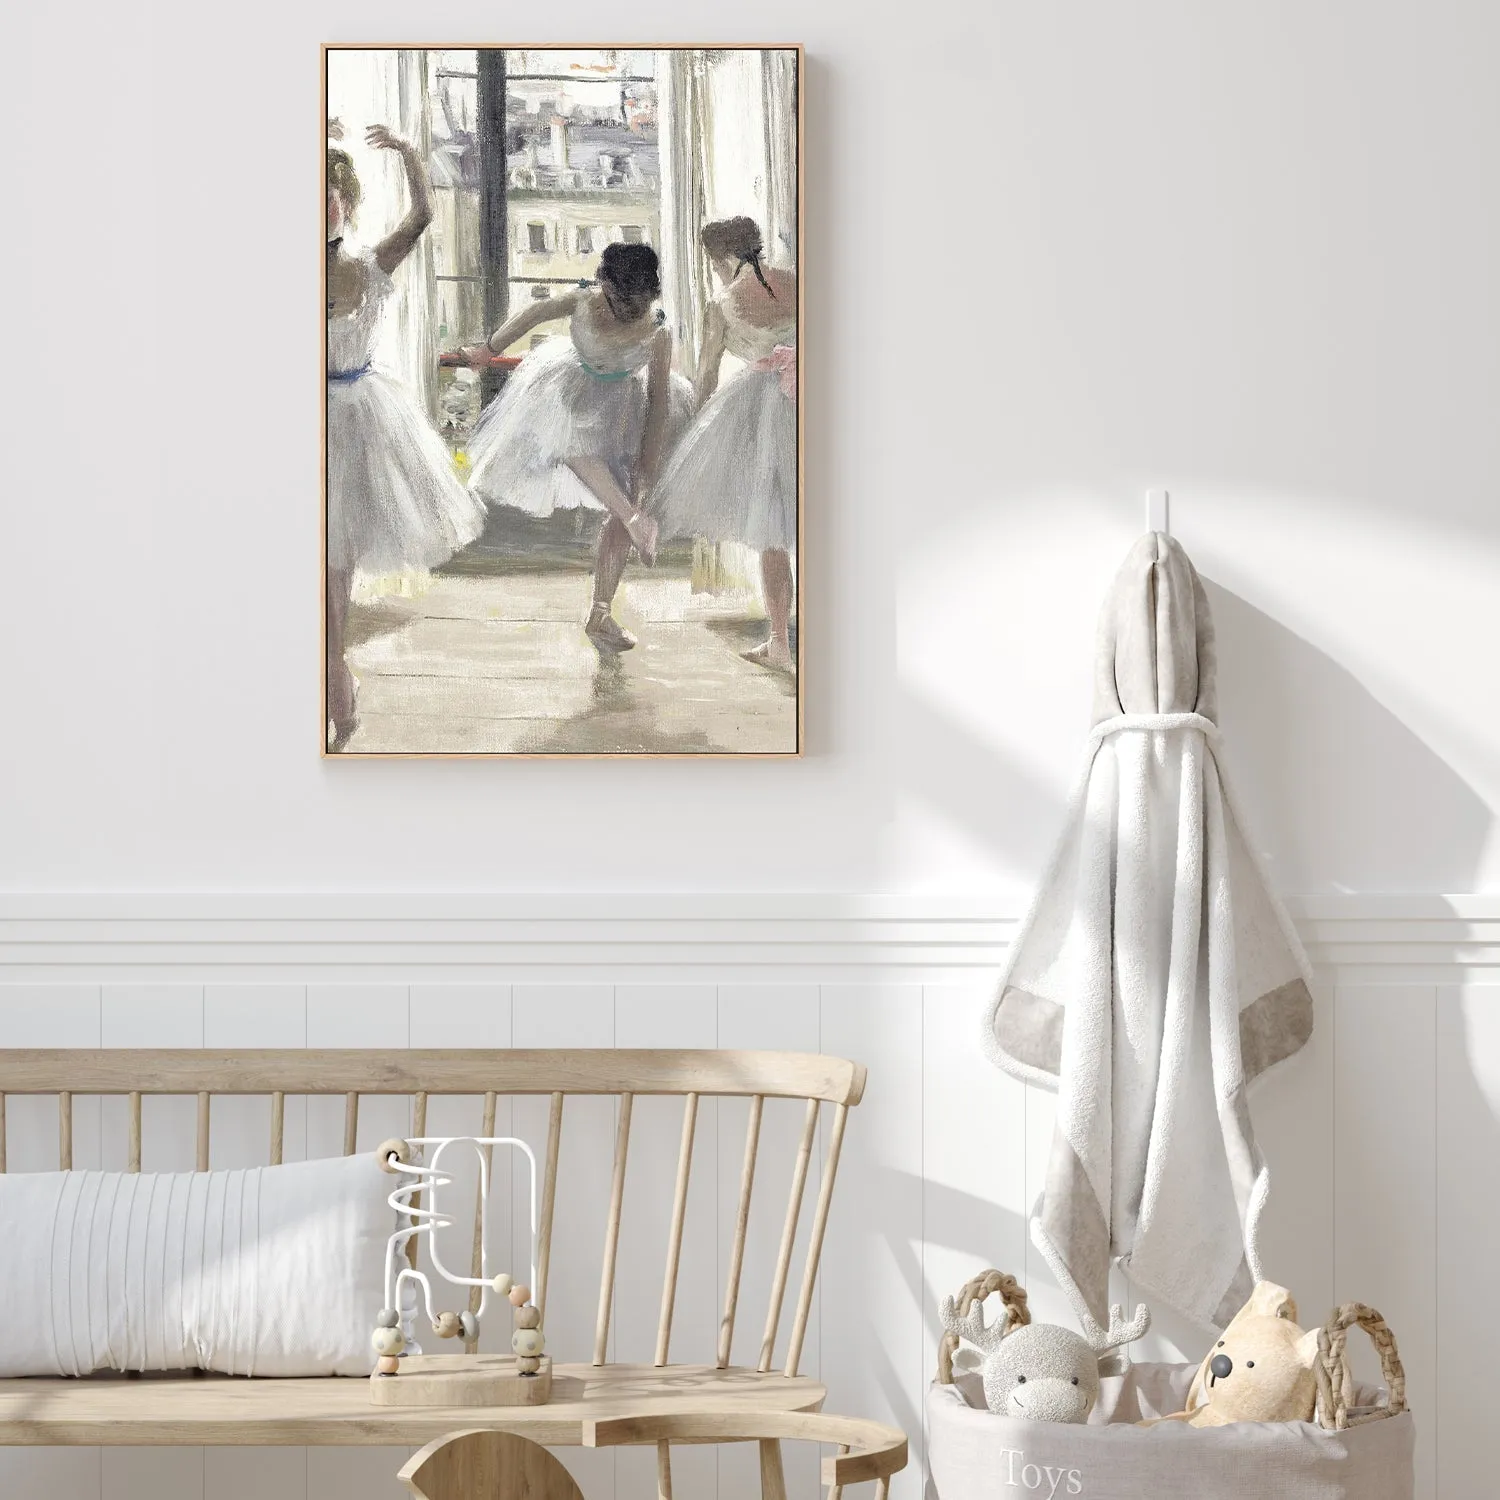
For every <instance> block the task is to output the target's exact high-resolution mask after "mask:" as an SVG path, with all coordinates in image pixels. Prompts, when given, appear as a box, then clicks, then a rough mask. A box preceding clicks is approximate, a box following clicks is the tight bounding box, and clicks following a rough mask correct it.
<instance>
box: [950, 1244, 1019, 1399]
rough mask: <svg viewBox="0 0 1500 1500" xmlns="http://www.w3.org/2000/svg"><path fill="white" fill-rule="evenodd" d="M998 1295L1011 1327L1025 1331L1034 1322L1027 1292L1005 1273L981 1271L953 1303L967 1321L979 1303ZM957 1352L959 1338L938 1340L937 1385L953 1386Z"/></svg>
mask: <svg viewBox="0 0 1500 1500" xmlns="http://www.w3.org/2000/svg"><path fill="white" fill-rule="evenodd" d="M995 1292H999V1293H1000V1300H1001V1301H1002V1302H1003V1303H1004V1304H1005V1306H1006V1309H1007V1311H1008V1312H1009V1313H1010V1326H1011V1327H1012V1328H1023V1327H1025V1325H1026V1324H1027V1323H1029V1322H1030V1321H1031V1311H1030V1309H1029V1308H1028V1307H1027V1306H1026V1288H1025V1287H1024V1286H1022V1285H1021V1283H1020V1282H1019V1281H1017V1280H1016V1278H1015V1277H1014V1276H1011V1275H1009V1274H1008V1273H1007V1272H1005V1271H981V1272H980V1273H979V1275H978V1276H975V1277H974V1278H973V1279H972V1280H970V1281H966V1282H964V1285H963V1290H962V1291H961V1292H959V1294H958V1296H956V1297H955V1298H954V1299H953V1300H954V1303H955V1304H956V1306H957V1309H958V1315H959V1317H961V1318H965V1317H967V1316H968V1315H969V1309H970V1308H971V1307H973V1306H974V1304H975V1303H976V1302H983V1301H984V1300H985V1298H986V1297H989V1296H992V1295H993V1294H994V1293H995ZM957 1352H958V1336H957V1334H952V1333H947V1332H945V1333H944V1334H943V1336H942V1337H941V1338H940V1339H939V1340H938V1373H937V1378H938V1384H939V1385H952V1384H953V1356H954V1355H955V1354H956V1353H957Z"/></svg>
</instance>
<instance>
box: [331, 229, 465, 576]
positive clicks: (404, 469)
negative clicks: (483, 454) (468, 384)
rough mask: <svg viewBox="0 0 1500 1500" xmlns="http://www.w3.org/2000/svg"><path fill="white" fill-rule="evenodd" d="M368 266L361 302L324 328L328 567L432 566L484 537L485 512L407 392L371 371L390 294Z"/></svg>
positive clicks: (385, 279)
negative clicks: (326, 360) (351, 311)
mask: <svg viewBox="0 0 1500 1500" xmlns="http://www.w3.org/2000/svg"><path fill="white" fill-rule="evenodd" d="M362 259H363V260H364V264H365V293H364V300H363V301H362V302H361V304H360V306H359V308H358V309H357V310H356V311H355V312H353V313H351V314H349V315H348V316H347V317H340V318H330V319H329V322H328V372H329V379H328V566H329V567H330V568H335V569H338V570H339V571H341V572H347V571H352V570H353V569H355V568H358V569H360V570H362V571H363V572H366V573H392V572H396V571H398V570H400V569H402V568H430V567H435V566H436V565H437V564H438V563H442V562H446V561H447V560H448V559H449V558H450V557H452V556H453V554H454V553H455V552H457V551H458V550H459V548H460V547H464V546H467V545H468V543H470V542H472V541H473V540H474V538H475V537H477V536H478V535H479V533H480V531H482V530H483V528H484V506H483V505H482V504H481V503H480V502H479V501H478V500H477V499H476V498H475V497H474V496H473V495H471V494H470V493H469V492H468V491H467V490H466V489H464V487H463V485H462V484H460V483H459V480H458V477H457V475H456V474H455V473H454V472H453V464H452V460H451V459H450V458H449V455H448V449H447V447H446V446H445V445H444V443H443V440H442V438H440V437H439V436H438V434H437V431H436V430H435V429H434V428H433V426H432V424H431V423H430V422H428V421H427V420H426V419H425V418H424V417H423V416H422V414H421V412H419V411H418V410H417V407H416V404H415V403H414V402H413V400H412V398H411V396H410V395H409V394H408V392H407V390H406V388H405V387H404V386H402V385H401V384H400V383H399V382H398V381H395V380H392V379H391V378H390V377H389V376H387V375H382V374H380V373H379V372H378V371H376V370H372V369H371V368H370V367H369V365H370V359H371V357H372V354H373V352H374V347H375V340H376V336H377V334H378V333H379V325H380V315H381V312H382V310H383V308H384V306H385V303H386V300H387V298H388V297H389V296H390V294H391V292H392V291H393V290H394V287H393V285H392V282H391V279H390V277H389V276H387V275H386V274H385V272H384V271H382V270H381V269H380V267H379V266H378V265H376V263H375V257H374V254H373V252H370V251H366V252H365V254H364V256H363V257H362Z"/></svg>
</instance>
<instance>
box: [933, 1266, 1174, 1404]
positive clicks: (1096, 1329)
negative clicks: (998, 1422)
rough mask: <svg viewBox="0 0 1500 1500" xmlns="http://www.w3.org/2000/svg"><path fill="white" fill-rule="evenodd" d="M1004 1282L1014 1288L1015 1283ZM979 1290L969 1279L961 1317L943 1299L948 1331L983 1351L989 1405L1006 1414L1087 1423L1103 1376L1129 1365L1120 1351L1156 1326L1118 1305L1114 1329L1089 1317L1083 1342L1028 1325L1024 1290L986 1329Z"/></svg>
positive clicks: (1112, 1316) (1052, 1327)
mask: <svg viewBox="0 0 1500 1500" xmlns="http://www.w3.org/2000/svg"><path fill="white" fill-rule="evenodd" d="M1004 1281H1005V1282H1007V1283H1009V1284H1010V1286H1011V1287H1013V1288H1014V1287H1015V1282H1014V1280H1013V1278H1011V1277H1005V1278H1004ZM975 1287H976V1283H974V1282H971V1283H970V1285H969V1287H968V1288H965V1297H964V1300H965V1302H966V1303H967V1304H968V1305H967V1306H966V1308H965V1311H964V1313H963V1314H960V1312H959V1310H958V1306H957V1305H956V1304H955V1302H954V1300H953V1298H952V1297H945V1298H944V1299H943V1305H942V1319H943V1327H944V1328H946V1329H947V1330H948V1332H949V1334H951V1335H952V1336H953V1338H955V1339H962V1340H964V1342H966V1343H969V1344H972V1345H973V1346H974V1348H975V1349H977V1350H978V1351H979V1355H980V1361H981V1362H980V1367H979V1373H980V1376H981V1378H982V1379H983V1381H984V1399H985V1404H986V1405H987V1406H988V1407H989V1409H990V1410H991V1411H992V1412H997V1413H999V1414H1000V1415H1002V1416H1007V1417H1025V1418H1027V1419H1029V1420H1030V1421H1033V1422H1087V1421H1088V1419H1089V1413H1090V1412H1091V1411H1093V1409H1094V1403H1095V1402H1096V1401H1097V1400H1098V1399H1099V1377H1100V1376H1101V1375H1120V1374H1123V1373H1124V1371H1125V1369H1126V1368H1127V1365H1128V1360H1127V1358H1126V1356H1124V1355H1123V1354H1121V1353H1120V1352H1119V1351H1120V1350H1121V1349H1123V1347H1124V1346H1125V1345H1126V1344H1130V1343H1133V1342H1134V1341H1135V1340H1136V1339H1138V1338H1140V1337H1141V1335H1142V1334H1143V1333H1145V1331H1146V1330H1147V1329H1148V1328H1149V1327H1150V1326H1151V1314H1150V1312H1149V1311H1148V1310H1147V1309H1146V1308H1145V1307H1138V1308H1137V1309H1136V1313H1135V1317H1134V1318H1132V1319H1131V1320H1130V1322H1129V1323H1127V1322H1126V1321H1125V1319H1124V1314H1123V1312H1122V1310H1121V1309H1120V1307H1118V1306H1115V1307H1112V1308H1110V1310H1109V1327H1108V1329H1104V1328H1101V1327H1100V1326H1099V1325H1098V1323H1097V1322H1095V1321H1094V1319H1093V1318H1092V1317H1090V1316H1089V1315H1088V1314H1087V1313H1086V1312H1085V1313H1083V1314H1082V1315H1081V1321H1082V1323H1083V1334H1082V1336H1081V1337H1080V1336H1079V1335H1078V1334H1076V1333H1074V1332H1073V1330H1072V1329H1071V1328H1063V1327H1062V1326H1061V1325H1059V1324H1057V1323H1032V1322H1030V1321H1029V1317H1028V1315H1027V1313H1026V1301H1025V1298H1026V1294H1025V1292H1019V1298H1018V1299H1017V1298H1014V1297H1012V1296H1006V1297H1005V1305H1004V1308H1003V1311H1002V1312H1001V1314H1000V1316H999V1317H998V1318H997V1319H996V1320H995V1322H993V1323H991V1324H990V1325H989V1326H986V1325H985V1321H984V1297H983V1295H980V1296H976V1297H973V1298H972V1299H971V1298H970V1296H969V1292H970V1289H971V1288H975ZM979 1289H980V1290H982V1287H980V1288H979ZM1016 1290H1017V1291H1019V1288H1016Z"/></svg>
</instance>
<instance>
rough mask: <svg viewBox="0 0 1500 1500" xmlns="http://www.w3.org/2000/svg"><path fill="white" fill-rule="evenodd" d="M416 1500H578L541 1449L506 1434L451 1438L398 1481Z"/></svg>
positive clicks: (426, 1451) (569, 1480) (434, 1445)
mask: <svg viewBox="0 0 1500 1500" xmlns="http://www.w3.org/2000/svg"><path fill="white" fill-rule="evenodd" d="M397 1477H398V1478H399V1479H400V1480H401V1482H402V1483H403V1484H404V1485H405V1486H406V1487H407V1489H409V1490H410V1491H411V1492H412V1494H413V1495H415V1496H416V1497H417V1500H583V1491H582V1490H580V1489H579V1488H578V1486H577V1484H576V1483H574V1480H573V1476H572V1475H571V1474H569V1473H568V1471H567V1470H566V1469H565V1468H564V1467H563V1466H562V1464H561V1463H560V1462H559V1461H558V1460H557V1459H556V1458H554V1457H553V1456H552V1454H550V1453H549V1452H548V1451H547V1450H546V1449H545V1448H543V1447H542V1445H541V1444H540V1443H533V1442H532V1441H531V1439H530V1438H523V1437H517V1436H516V1435H515V1434H514V1433H510V1432H484V1431H480V1432H454V1433H450V1434H449V1435H448V1436H447V1437H441V1438H438V1439H436V1440H435V1441H434V1442H431V1443H428V1445H427V1446H426V1447H425V1448H423V1449H422V1451H421V1452H420V1453H418V1454H416V1455H415V1456H414V1457H413V1458H412V1459H411V1461H410V1462H409V1463H408V1464H407V1465H406V1467H405V1468H404V1469H402V1470H401V1473H400V1474H399V1475H398V1476H397Z"/></svg>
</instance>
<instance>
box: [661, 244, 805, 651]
mask: <svg viewBox="0 0 1500 1500" xmlns="http://www.w3.org/2000/svg"><path fill="white" fill-rule="evenodd" d="M700 238H701V240H702V244H703V249H704V251H705V252H706V253H707V255H708V259H709V264H710V265H711V266H712V267H713V271H714V274H715V275H716V276H717V277H718V278H719V281H720V282H721V283H722V284H723V290H722V291H721V292H720V294H719V295H718V296H717V297H716V298H715V299H714V300H713V301H712V302H711V303H709V306H708V316H707V318H706V319H705V323H704V330H703V346H702V351H701V353H700V356H699V360H698V374H697V380H696V382H695V387H694V390H695V395H696V397H697V401H698V406H699V410H698V415H697V416H696V417H695V418H694V420H693V424H692V426H691V427H689V428H688V430H687V432H686V434H684V436H683V438H682V440H681V442H679V443H678V444H677V446H676V448H675V449H674V451H673V453H672V456H671V458H670V459H669V460H668V462H667V464H666V466H665V467H664V468H663V470H662V474H661V478H660V480H659V481H658V482H657V485H656V488H655V490H654V491H653V492H652V495H651V501H650V507H651V512H652V514H653V515H654V516H655V517H656V520H657V523H658V525H659V527H660V530H661V535H662V536H664V537H674V536H701V537H705V538H707V539H709V540H712V541H732V542H741V543H743V544H744V545H745V546H747V547H751V548H754V550H755V551H757V552H759V553H760V571H761V583H762V586H763V588H764V591H765V602H766V615H767V617H768V618H769V620H770V625H771V633H770V637H769V639H767V640H766V641H764V642H763V643H762V644H761V645H759V646H757V647H755V648H754V649H753V650H751V651H747V652H745V656H746V658H747V659H748V660H750V661H754V662H757V663H758V664H760V665H762V666H768V667H774V668H777V669H779V670H781V671H784V672H793V671H795V670H796V665H795V661H794V658H793V656H792V648H791V614H792V590H793V584H792V558H791V554H792V552H793V551H794V550H795V549H796V546H797V278H796V276H795V275H794V274H793V273H792V272H791V271H783V270H779V269H776V268H773V267H769V266H764V265H762V264H761V253H762V252H761V234H760V229H759V227H758V226H757V225H756V223H755V221H754V220H753V219H746V218H737V219H723V220H719V221H718V222H716V223H712V224H705V225H704V226H703V231H702V234H701V236H700ZM726 351H727V352H728V353H730V354H732V355H734V356H735V357H736V358H738V359H742V360H744V361H745V362H746V368H744V369H742V370H739V371H738V372H736V373H735V374H734V375H732V376H731V377H730V378H729V380H727V381H726V382H725V383H724V386H723V388H722V389H716V387H717V386H718V382H719V362H720V361H721V360H722V359H723V357H724V354H725V352H726Z"/></svg>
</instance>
